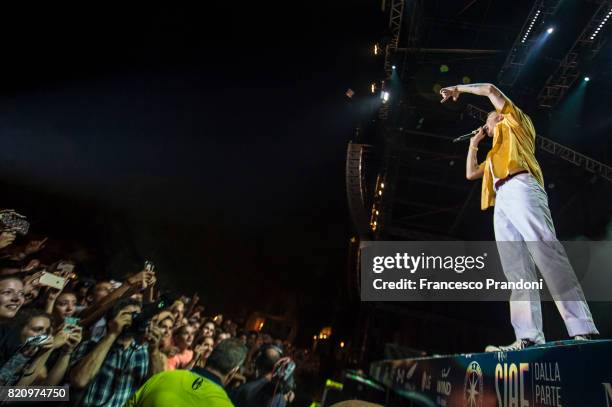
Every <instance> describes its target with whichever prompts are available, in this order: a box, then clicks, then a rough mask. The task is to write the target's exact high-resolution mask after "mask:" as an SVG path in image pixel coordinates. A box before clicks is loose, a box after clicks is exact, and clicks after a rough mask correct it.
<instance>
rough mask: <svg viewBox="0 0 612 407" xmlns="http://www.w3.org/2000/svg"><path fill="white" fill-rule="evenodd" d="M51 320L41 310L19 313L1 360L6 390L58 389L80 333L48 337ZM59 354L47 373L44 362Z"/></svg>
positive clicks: (0, 372) (63, 332)
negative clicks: (53, 354)
mask: <svg viewBox="0 0 612 407" xmlns="http://www.w3.org/2000/svg"><path fill="white" fill-rule="evenodd" d="M51 326H52V324H51V316H50V315H49V314H47V313H46V312H44V311H43V310H40V309H36V308H30V309H24V310H22V311H21V312H20V313H19V315H18V316H17V317H16V318H15V320H14V323H12V324H11V330H10V333H9V334H8V336H7V337H6V338H5V341H4V343H3V346H2V349H0V356H1V357H2V360H3V362H4V363H2V367H1V368H0V380H1V382H2V383H4V385H5V386H15V385H16V386H29V385H32V384H45V385H57V384H59V383H60V382H61V380H62V378H63V377H64V375H65V373H66V370H67V369H68V365H69V362H70V355H71V354H72V352H73V351H74V349H75V348H76V346H77V345H78V344H79V343H80V342H81V330H80V328H78V327H77V328H76V329H70V330H67V329H64V327H63V326H62V327H61V329H59V330H58V331H57V332H56V334H55V335H52V334H51ZM55 350H59V352H60V353H59V354H58V355H57V357H56V358H54V359H55V360H54V361H53V363H52V366H51V368H50V370H47V364H48V363H47V361H48V359H49V356H50V355H51V353H52V352H53V351H55Z"/></svg>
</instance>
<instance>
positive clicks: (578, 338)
mask: <svg viewBox="0 0 612 407" xmlns="http://www.w3.org/2000/svg"><path fill="white" fill-rule="evenodd" d="M572 339H573V340H575V341H591V340H593V335H591V334H584V335H576V336H574V337H573V338H572Z"/></svg>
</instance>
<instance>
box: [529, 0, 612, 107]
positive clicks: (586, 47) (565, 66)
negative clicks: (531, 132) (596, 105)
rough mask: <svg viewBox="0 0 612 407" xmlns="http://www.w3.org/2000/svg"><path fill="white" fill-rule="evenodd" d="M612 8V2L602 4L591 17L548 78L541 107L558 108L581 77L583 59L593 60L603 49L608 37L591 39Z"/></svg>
mask: <svg viewBox="0 0 612 407" xmlns="http://www.w3.org/2000/svg"><path fill="white" fill-rule="evenodd" d="M611 8H612V0H606V1H603V2H601V4H600V5H599V7H598V8H597V10H596V11H595V13H593V16H591V18H590V20H589V22H588V23H587V25H586V27H585V28H584V30H582V33H580V35H579V36H578V38H577V39H576V42H574V45H572V47H571V48H570V50H569V51H568V52H567V54H566V55H565V57H563V59H562V60H561V62H560V63H559V65H558V66H557V68H556V69H555V71H554V72H553V73H552V75H550V76H549V77H548V79H547V80H546V84H545V85H544V87H543V88H542V90H540V93H539V94H538V104H539V105H540V106H541V107H547V108H552V107H554V106H556V105H557V104H558V103H559V102H560V101H561V99H563V97H564V96H565V94H566V93H567V91H568V90H569V89H570V88H571V87H572V85H573V84H574V82H576V79H578V77H580V67H579V62H580V59H581V58H582V57H588V58H593V57H594V56H595V55H597V53H598V52H599V51H600V50H601V48H602V47H603V45H604V43H605V41H606V36H605V35H603V33H599V35H597V36H595V38H594V39H591V35H592V34H593V32H594V31H595V29H596V28H597V26H598V25H599V24H600V23H601V22H602V21H603V20H604V18H605V16H606V14H607V13H608V12H609V11H610V9H611Z"/></svg>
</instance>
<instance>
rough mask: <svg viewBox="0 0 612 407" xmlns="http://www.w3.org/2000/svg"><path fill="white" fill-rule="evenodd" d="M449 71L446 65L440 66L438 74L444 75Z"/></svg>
mask: <svg viewBox="0 0 612 407" xmlns="http://www.w3.org/2000/svg"><path fill="white" fill-rule="evenodd" d="M449 69H450V68H449V67H448V65H446V64H443V65H440V72H442V73H446V72H448V71H449Z"/></svg>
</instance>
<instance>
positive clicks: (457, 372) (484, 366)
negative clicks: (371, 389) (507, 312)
mask: <svg viewBox="0 0 612 407" xmlns="http://www.w3.org/2000/svg"><path fill="white" fill-rule="evenodd" d="M370 375H371V376H372V377H373V378H374V379H375V380H376V381H378V382H379V383H382V384H383V385H384V386H386V387H388V388H390V389H393V390H399V391H404V392H405V391H408V392H416V393H419V394H422V395H426V396H427V397H428V398H430V399H431V401H433V402H434V403H436V404H437V405H439V406H451V407H489V406H491V407H493V406H496V407H551V406H555V407H557V406H558V407H560V406H564V407H600V406H601V407H612V340H594V341H559V342H551V343H547V344H545V345H538V346H534V347H532V348H528V349H525V350H522V351H515V352H493V353H474V354H458V355H445V356H431V357H422V358H413V359H401V360H384V361H379V362H375V363H373V364H372V365H371V366H370Z"/></svg>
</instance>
